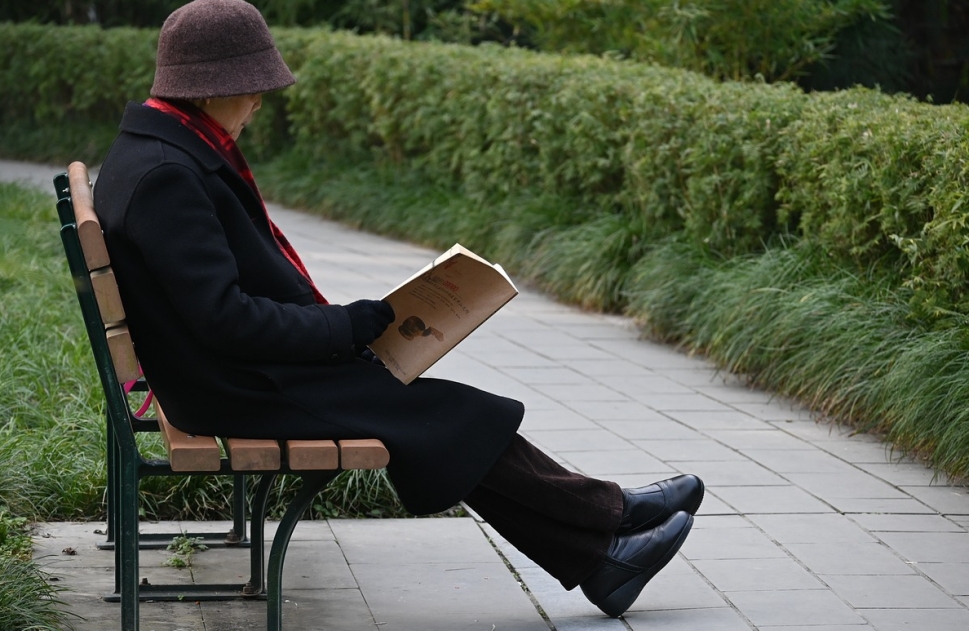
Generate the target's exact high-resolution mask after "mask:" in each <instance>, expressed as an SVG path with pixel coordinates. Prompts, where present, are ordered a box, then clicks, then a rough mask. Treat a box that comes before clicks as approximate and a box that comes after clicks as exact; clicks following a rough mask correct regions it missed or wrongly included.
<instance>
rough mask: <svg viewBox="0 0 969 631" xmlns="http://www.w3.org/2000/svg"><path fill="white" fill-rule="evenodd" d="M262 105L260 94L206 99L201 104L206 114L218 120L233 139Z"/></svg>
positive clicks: (237, 136)
mask: <svg viewBox="0 0 969 631" xmlns="http://www.w3.org/2000/svg"><path fill="white" fill-rule="evenodd" d="M260 107H262V94H242V95H240V96H229V97H225V98H219V99H207V100H206V101H205V103H204V104H203V105H202V109H203V110H204V111H205V113H206V114H208V115H209V116H211V117H212V118H214V119H215V120H217V121H219V124H221V125H222V126H223V127H224V128H225V130H226V131H227V132H229V135H230V136H232V138H233V139H234V140H238V139H239V134H241V133H242V129H243V128H244V127H245V126H246V125H248V124H249V122H250V121H251V120H252V117H253V115H254V114H255V113H256V110H258V109H259V108H260Z"/></svg>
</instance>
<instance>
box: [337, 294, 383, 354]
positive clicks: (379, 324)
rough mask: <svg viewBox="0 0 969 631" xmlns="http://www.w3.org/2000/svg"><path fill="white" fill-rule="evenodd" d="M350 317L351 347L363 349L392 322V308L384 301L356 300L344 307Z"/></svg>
mask: <svg viewBox="0 0 969 631" xmlns="http://www.w3.org/2000/svg"><path fill="white" fill-rule="evenodd" d="M343 308H344V309H346V310H347V315H348V316H350V328H351V329H352V335H353V345H354V346H355V347H357V348H363V347H364V346H366V345H367V344H370V343H371V342H373V341H374V340H375V339H377V338H378V337H380V334H381V333H383V332H384V331H385V330H386V329H387V327H388V326H389V325H390V323H391V322H393V321H394V308H393V307H391V306H390V303H388V302H387V301H385V300H358V301H356V302H351V303H350V304H348V305H344V307H343Z"/></svg>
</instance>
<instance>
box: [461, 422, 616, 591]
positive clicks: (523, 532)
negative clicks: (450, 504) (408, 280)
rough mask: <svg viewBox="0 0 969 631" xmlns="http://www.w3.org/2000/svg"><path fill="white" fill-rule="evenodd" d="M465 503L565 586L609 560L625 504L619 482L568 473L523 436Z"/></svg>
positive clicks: (501, 457)
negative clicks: (605, 559)
mask: <svg viewBox="0 0 969 631" xmlns="http://www.w3.org/2000/svg"><path fill="white" fill-rule="evenodd" d="M465 503H466V504H467V505H468V506H470V507H471V509H472V510H474V511H475V512H476V513H478V514H479V515H480V516H481V517H482V518H483V519H484V520H485V521H487V522H488V523H489V524H491V525H492V526H493V527H494V529H495V530H497V531H498V532H499V533H500V534H501V536H503V537H504V538H505V539H507V540H508V542H509V543H511V544H512V545H513V546H515V547H516V548H518V550H520V551H521V552H522V553H523V554H524V555H525V556H527V557H528V558H530V559H531V560H532V561H535V563H537V564H538V565H539V566H541V567H542V568H543V569H544V570H545V571H546V572H548V573H549V574H551V575H552V576H554V577H555V578H557V579H558V580H559V581H560V582H561V583H562V585H563V586H564V587H565V589H572V588H574V587H575V586H577V585H578V584H579V583H580V582H581V581H582V580H583V579H585V578H586V577H587V576H589V575H590V574H592V572H593V570H595V569H596V567H598V565H599V564H600V563H601V562H602V560H603V558H605V555H606V552H607V551H608V550H609V546H610V544H611V543H612V539H613V534H614V533H615V532H616V529H617V528H618V527H619V522H620V520H621V519H622V508H623V502H622V491H621V490H620V488H619V485H618V484H616V483H615V482H606V481H603V480H596V479H595V478H590V477H587V476H584V475H580V474H578V473H574V472H572V471H569V470H567V469H565V468H564V467H562V466H561V465H559V464H558V463H557V462H555V461H554V460H552V459H551V458H549V457H548V456H547V455H546V454H545V453H543V452H542V451H541V450H539V449H538V448H537V447H535V446H534V445H532V444H531V443H529V442H528V441H527V440H525V439H524V438H523V437H522V436H520V435H516V436H515V437H514V438H513V439H512V441H511V444H510V445H509V446H508V449H506V450H505V452H504V453H503V454H502V455H501V456H500V457H499V458H498V461H497V462H496V463H495V465H494V466H493V467H492V468H491V470H490V471H489V472H488V474H487V475H485V477H484V479H482V480H481V483H480V484H479V485H478V486H477V487H475V489H474V490H473V491H471V493H470V494H469V495H468V496H467V497H466V498H465Z"/></svg>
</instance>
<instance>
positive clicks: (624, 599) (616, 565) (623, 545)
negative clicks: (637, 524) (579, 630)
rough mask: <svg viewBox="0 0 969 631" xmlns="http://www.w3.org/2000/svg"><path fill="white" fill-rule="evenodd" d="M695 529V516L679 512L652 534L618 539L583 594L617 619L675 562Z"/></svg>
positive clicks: (639, 533) (584, 586) (587, 581)
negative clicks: (644, 589)
mask: <svg viewBox="0 0 969 631" xmlns="http://www.w3.org/2000/svg"><path fill="white" fill-rule="evenodd" d="M692 526H693V515H691V514H689V513H687V512H684V511H680V512H678V513H674V514H673V516H672V517H670V518H669V519H668V520H666V521H665V522H664V523H663V524H662V525H661V526H657V527H656V528H653V529H652V530H646V531H644V532H636V533H632V534H629V535H623V536H620V537H616V538H615V539H613V541H612V545H611V546H610V547H609V552H608V553H607V555H606V559H605V561H603V562H602V564H601V565H599V567H598V568H596V571H595V572H593V573H592V575H591V576H590V577H589V578H587V579H585V580H584V581H582V582H581V583H580V584H579V587H581V588H582V593H583V594H585V597H586V598H588V599H589V601H590V602H591V603H592V604H593V605H595V606H596V607H598V608H599V609H601V610H602V611H603V613H605V614H606V615H607V616H610V617H612V618H618V617H619V616H621V615H622V614H623V613H625V611H626V610H627V609H629V608H630V607H632V604H633V603H634V602H636V599H637V598H638V597H639V594H640V592H642V591H643V588H644V587H646V583H648V582H649V579H651V578H653V577H654V576H656V573H657V572H659V571H660V570H662V569H663V568H664V567H665V566H666V564H667V563H669V562H670V561H671V560H672V559H673V557H674V556H675V555H676V552H677V550H679V549H680V546H681V545H683V542H684V541H685V540H686V536H687V535H688V534H689V532H690V528H691V527H692Z"/></svg>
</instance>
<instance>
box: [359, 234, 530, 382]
mask: <svg viewBox="0 0 969 631" xmlns="http://www.w3.org/2000/svg"><path fill="white" fill-rule="evenodd" d="M516 295H518V289H517V288H516V287H515V285H514V283H512V282H511V279H509V278H508V275H507V274H506V273H505V271H504V270H503V269H501V267H500V266H496V265H492V264H491V263H489V262H488V261H486V260H484V259H483V258H481V257H480V256H478V255H476V254H474V253H473V252H471V251H469V250H467V249H466V248H464V247H463V246H461V245H460V244H456V245H455V246H454V247H452V248H451V249H450V250H448V251H447V252H445V253H444V254H442V255H441V256H439V257H437V258H436V259H435V260H434V262H433V263H431V264H430V265H428V266H427V267H425V268H424V269H422V270H420V271H419V272H418V273H417V274H415V275H414V276H412V277H411V278H409V279H407V280H406V281H404V283H402V284H401V285H399V286H398V287H396V288H395V289H394V290H392V291H391V292H390V293H389V294H387V295H386V296H385V297H384V299H385V300H386V301H387V302H389V303H390V304H391V306H393V308H394V313H395V314H396V319H395V320H394V322H393V323H391V325H390V326H389V327H387V330H386V331H385V332H384V334H383V335H381V336H380V338H378V339H377V340H375V341H374V343H373V344H371V345H370V348H371V349H372V350H373V352H374V353H375V354H376V355H377V357H379V358H380V359H381V360H382V361H383V362H384V364H385V365H386V366H387V368H388V369H389V370H390V371H391V372H393V373H394V375H395V376H396V377H397V378H398V379H400V380H401V381H402V382H404V383H410V382H411V381H413V380H414V379H415V378H417V377H418V376H419V375H420V374H421V373H423V372H424V371H425V370H427V369H428V368H430V367H431V365H433V364H434V363H435V362H436V361H437V360H439V359H440V358H441V357H443V356H444V355H445V354H446V353H447V352H448V351H450V350H451V349H452V348H454V347H455V346H456V345H457V344H458V342H460V341H461V340H463V339H464V338H465V337H467V336H468V335H469V334H470V333H471V332H472V331H474V330H475V329H476V328H478V327H479V326H480V325H481V324H482V323H483V322H484V321H485V320H487V319H488V318H489V317H491V316H492V315H493V314H494V313H495V312H496V311H498V309H500V308H501V307H503V306H504V305H505V304H506V303H507V302H508V301H509V300H511V299H512V298H514V297H515V296H516Z"/></svg>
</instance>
